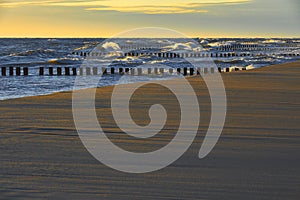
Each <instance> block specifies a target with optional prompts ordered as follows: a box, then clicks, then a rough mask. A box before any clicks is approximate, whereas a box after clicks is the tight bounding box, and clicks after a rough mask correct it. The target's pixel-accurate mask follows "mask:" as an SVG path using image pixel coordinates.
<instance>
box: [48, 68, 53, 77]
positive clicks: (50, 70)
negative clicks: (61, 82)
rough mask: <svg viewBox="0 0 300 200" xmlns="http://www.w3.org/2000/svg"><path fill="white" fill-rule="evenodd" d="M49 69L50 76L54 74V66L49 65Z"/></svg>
mask: <svg viewBox="0 0 300 200" xmlns="http://www.w3.org/2000/svg"><path fill="white" fill-rule="evenodd" d="M48 70H49V75H50V76H53V67H49V69H48Z"/></svg>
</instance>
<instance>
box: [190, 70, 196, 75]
mask: <svg viewBox="0 0 300 200" xmlns="http://www.w3.org/2000/svg"><path fill="white" fill-rule="evenodd" d="M194 71H195V70H194V68H190V76H193V75H194Z"/></svg>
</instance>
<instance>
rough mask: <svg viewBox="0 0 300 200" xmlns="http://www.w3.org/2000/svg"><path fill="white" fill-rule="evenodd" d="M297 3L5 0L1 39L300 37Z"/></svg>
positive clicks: (278, 0) (271, 0)
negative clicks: (172, 33) (170, 33)
mask: <svg viewBox="0 0 300 200" xmlns="http://www.w3.org/2000/svg"><path fill="white" fill-rule="evenodd" d="M299 2H300V1H298V0H148V1H146V0H86V1H83V0H72V1H71V0H24V1H21V0H2V1H0V24H1V34H0V37H111V36H113V35H115V34H117V33H119V32H122V31H125V30H128V29H133V28H141V27H163V28H169V29H174V30H177V31H180V32H182V33H184V34H186V35H188V36H190V37H299V36H300V34H299V32H300V24H299V21H300V9H299V7H300V3H299Z"/></svg>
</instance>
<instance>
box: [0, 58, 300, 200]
mask: <svg viewBox="0 0 300 200" xmlns="http://www.w3.org/2000/svg"><path fill="white" fill-rule="evenodd" d="M222 76H223V80H224V83H225V86H226V91H227V98H228V113H227V119H226V123H225V127H224V130H223V133H222V135H221V138H220V140H219V142H218V143H217V145H216V146H215V148H214V150H213V151H212V152H211V153H210V154H209V155H208V156H207V157H206V158H205V159H202V160H200V159H198V151H199V148H200V145H201V143H202V140H203V136H204V135H205V133H206V130H207V126H208V122H209V117H210V114H209V113H210V100H209V96H208V93H207V90H206V88H205V85H204V83H203V81H202V80H201V79H199V78H195V77H192V78H190V79H189V81H190V82H191V83H192V85H193V87H194V89H195V91H196V93H197V94H198V99H199V102H200V105H201V106H200V107H201V123H200V128H199V131H198V135H197V138H196V140H195V142H194V143H193V145H192V146H191V147H190V149H189V150H188V151H187V152H186V153H185V154H184V155H183V156H182V157H181V158H180V159H179V160H177V161H176V162H175V163H173V164H172V165H170V166H169V167H167V168H165V169H162V170H159V171H157V172H152V173H148V174H126V173H122V172H118V171H115V170H112V169H110V168H108V167H106V166H104V165H103V164H101V163H99V162H98V161H97V160H95V159H94V158H93V157H92V156H91V155H90V154H89V153H88V152H87V150H86V149H85V147H84V146H83V145H82V143H81V141H80V139H79V137H78V134H77V132H76V129H75V126H74V122H73V117H72V94H71V92H63V93H57V94H53V95H47V96H39V97H28V98H22V99H15V100H6V101H0V149H1V150H0V162H1V164H0V199H2V198H3V199H7V198H10V197H11V198H20V199H24V198H34V197H37V198H55V199H57V198H68V199H69V198H74V199H88V198H90V199H251V200H252V199H299V198H300V159H299V153H300V146H299V142H300V137H299V134H300V115H299V113H300V102H299V99H300V91H299V90H300V61H298V62H295V63H290V64H283V65H276V66H270V67H264V68H261V69H256V70H252V71H243V72H236V73H230V74H223V75H222ZM171 81H173V82H174V84H176V80H171ZM146 88H147V95H145V94H143V95H142V94H141V93H139V92H137V93H136V94H135V98H133V102H132V103H133V107H132V116H133V119H135V120H136V122H137V123H139V124H146V123H147V122H149V119H148V118H147V106H149V105H150V104H151V103H154V102H155V103H162V104H164V105H165V106H166V109H167V110H168V111H169V116H168V121H167V124H166V127H165V128H167V131H166V132H163V133H162V134H160V135H159V136H157V137H156V138H152V139H149V140H145V141H141V140H133V139H132V138H128V137H126V136H125V135H124V134H123V133H122V132H121V131H120V130H119V129H118V128H116V127H115V125H114V122H113V120H112V118H111V116H110V115H111V111H110V109H109V100H110V94H111V91H112V87H105V88H100V89H97V100H96V107H97V114H98V117H99V119H100V120H101V124H102V125H103V126H104V127H105V130H106V131H107V132H108V133H107V134H108V135H109V137H110V138H111V139H112V140H113V141H114V142H116V143H117V144H118V145H120V146H121V147H123V148H124V149H127V150H132V151H138V152H145V151H150V150H153V149H158V148H160V147H161V146H163V145H165V144H166V143H167V142H168V141H169V140H171V139H172V136H173V134H172V133H173V132H174V129H176V128H177V127H178V120H179V119H178V117H177V116H178V115H177V113H178V105H177V101H176V100H174V98H173V97H172V94H171V93H168V91H167V90H165V89H163V88H161V87H158V86H156V85H148V86H147V87H146ZM145 105H146V106H145Z"/></svg>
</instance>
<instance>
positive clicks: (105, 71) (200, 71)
mask: <svg viewBox="0 0 300 200" xmlns="http://www.w3.org/2000/svg"><path fill="white" fill-rule="evenodd" d="M237 70H239V69H237ZM243 70H246V68H244V69H243ZM229 71H232V70H230V69H229V68H225V69H221V68H207V67H181V68H156V67H154V68H139V67H134V68H130V67H79V68H76V67H39V68H32V69H29V68H28V67H23V68H21V67H1V76H99V75H132V76H144V75H150V76H151V75H180V74H181V75H183V76H194V75H205V74H213V73H221V72H229Z"/></svg>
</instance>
